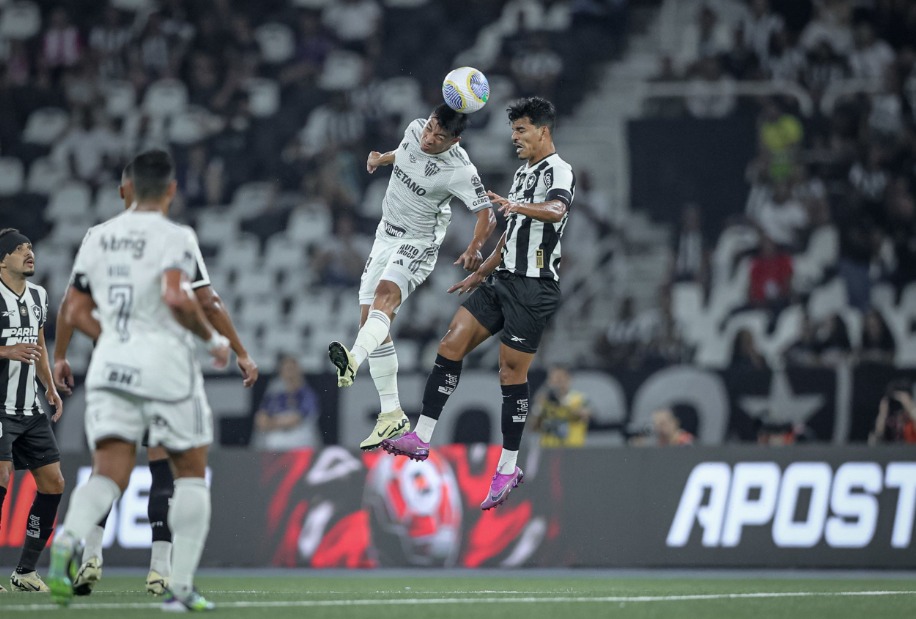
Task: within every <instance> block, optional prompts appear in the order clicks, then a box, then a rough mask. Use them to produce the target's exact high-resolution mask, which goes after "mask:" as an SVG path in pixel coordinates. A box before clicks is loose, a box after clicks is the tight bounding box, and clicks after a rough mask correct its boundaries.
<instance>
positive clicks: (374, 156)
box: [366, 150, 382, 174]
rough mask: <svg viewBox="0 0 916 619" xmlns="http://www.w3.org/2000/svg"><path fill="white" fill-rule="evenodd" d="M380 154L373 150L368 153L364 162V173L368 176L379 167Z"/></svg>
mask: <svg viewBox="0 0 916 619" xmlns="http://www.w3.org/2000/svg"><path fill="white" fill-rule="evenodd" d="M381 159H382V153H380V152H378V151H377V150H373V151H371V152H370V153H369V158H368V159H367V160H366V171H367V172H368V173H369V174H372V173H373V172H375V171H376V170H378V167H379V166H380V165H381Z"/></svg>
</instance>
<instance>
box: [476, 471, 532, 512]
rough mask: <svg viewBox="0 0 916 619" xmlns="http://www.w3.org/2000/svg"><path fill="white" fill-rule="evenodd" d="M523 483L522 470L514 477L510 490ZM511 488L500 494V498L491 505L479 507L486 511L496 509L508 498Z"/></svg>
mask: <svg viewBox="0 0 916 619" xmlns="http://www.w3.org/2000/svg"><path fill="white" fill-rule="evenodd" d="M523 483H525V473H524V472H521V473H519V474H518V479H516V480H515V481H514V482H512V490H515V489H516V488H518V487H519V486H521V485H522V484H523ZM512 490H510V491H509V492H507V493H506V494H504V495H503V496H502V498H501V499H500V500H499V501H497V502H496V503H494V504H493V505H490V506H489V507H481V508H480V509H482V510H483V511H485V512H488V511H490V510H491V509H496V508H497V507H499V506H500V505H502V504H503V503H505V502H506V500H508V498H509V495H510V494H512Z"/></svg>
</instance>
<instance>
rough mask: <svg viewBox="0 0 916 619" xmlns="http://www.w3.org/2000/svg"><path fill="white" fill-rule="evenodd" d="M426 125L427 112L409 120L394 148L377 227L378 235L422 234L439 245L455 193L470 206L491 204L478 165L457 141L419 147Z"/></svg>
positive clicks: (472, 208)
mask: <svg viewBox="0 0 916 619" xmlns="http://www.w3.org/2000/svg"><path fill="white" fill-rule="evenodd" d="M425 125H426V119H423V118H418V119H417V120H415V121H413V122H412V123H410V124H409V125H408V126H407V130H406V131H404V139H403V140H402V141H401V144H400V145H399V146H398V148H397V150H395V155H394V166H393V170H392V172H391V179H390V180H389V181H388V189H387V190H386V191H385V199H384V200H383V201H382V221H381V222H379V225H378V229H377V231H376V236H377V237H379V238H391V237H395V238H410V239H423V240H425V241H427V242H430V241H432V242H433V243H435V244H437V245H438V244H440V243H441V242H442V239H443V238H444V237H445V229H446V228H447V227H448V223H449V220H451V217H452V210H451V207H450V206H449V202H450V201H451V199H452V198H453V197H454V198H458V199H459V200H461V201H462V202H463V203H464V205H465V206H466V207H467V208H468V209H469V210H470V211H472V212H477V211H479V210H481V209H485V208H490V206H491V205H490V199H489V198H488V197H487V192H486V190H485V189H484V187H483V183H482V182H481V181H480V176H479V175H478V173H477V168H475V167H474V164H473V163H471V160H470V159H469V158H468V154H467V153H466V152H465V151H464V149H463V148H461V146H459V145H458V144H455V145H454V146H452V147H451V148H449V149H448V150H447V151H445V152H443V153H440V154H438V155H428V154H426V153H424V152H423V151H422V150H421V149H420V134H421V133H422V131H423V127H424V126H425Z"/></svg>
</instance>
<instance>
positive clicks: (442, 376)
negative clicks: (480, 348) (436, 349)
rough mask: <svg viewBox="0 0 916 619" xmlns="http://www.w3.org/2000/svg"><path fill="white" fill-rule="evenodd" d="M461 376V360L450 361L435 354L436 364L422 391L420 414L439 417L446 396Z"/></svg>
mask: <svg viewBox="0 0 916 619" xmlns="http://www.w3.org/2000/svg"><path fill="white" fill-rule="evenodd" d="M459 378H461V361H452V360H451V359H446V358H445V357H443V356H442V355H436V365H435V366H433V371H432V372H430V373H429V378H427V379H426V389H425V390H424V391H423V412H422V413H421V414H422V415H425V416H427V417H432V418H433V419H439V415H441V414H442V409H443V408H444V407H445V403H446V402H447V401H448V397H449V396H450V395H452V393H454V392H455V389H456V388H457V387H458V379H459Z"/></svg>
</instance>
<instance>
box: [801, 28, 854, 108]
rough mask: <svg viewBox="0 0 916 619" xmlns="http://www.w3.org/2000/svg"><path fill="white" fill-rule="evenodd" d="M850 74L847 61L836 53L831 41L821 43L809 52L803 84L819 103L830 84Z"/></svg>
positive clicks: (803, 72)
mask: <svg viewBox="0 0 916 619" xmlns="http://www.w3.org/2000/svg"><path fill="white" fill-rule="evenodd" d="M848 73H849V69H848V67H847V65H846V61H845V60H844V59H843V57H842V56H841V55H840V54H838V53H837V52H835V51H834V49H833V47H831V45H830V42H829V41H819V42H818V43H817V44H816V45H815V46H814V47H813V48H809V50H808V62H807V64H806V66H805V68H804V70H803V71H802V75H801V82H802V85H803V86H805V88H806V89H807V90H808V93H809V94H810V95H811V98H812V99H814V102H815V103H817V102H819V101H820V99H821V96H822V95H823V94H824V91H825V90H826V89H827V87H828V86H829V85H830V84H833V83H836V82H838V81H839V80H842V79H843V78H845V77H846V76H847V74H848Z"/></svg>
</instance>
